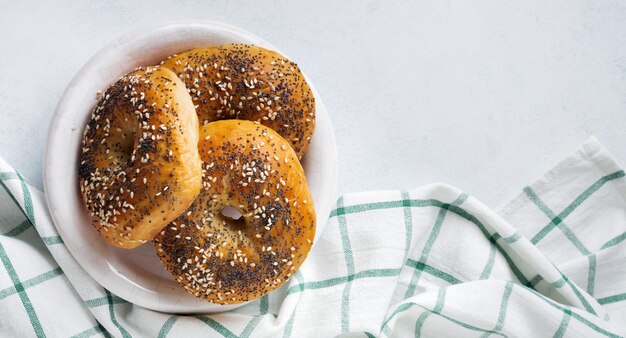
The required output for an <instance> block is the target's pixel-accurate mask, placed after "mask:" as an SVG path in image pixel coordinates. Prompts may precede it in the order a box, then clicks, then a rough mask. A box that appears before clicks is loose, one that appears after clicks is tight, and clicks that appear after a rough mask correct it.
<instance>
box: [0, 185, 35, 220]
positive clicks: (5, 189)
mask: <svg viewBox="0 0 626 338" xmlns="http://www.w3.org/2000/svg"><path fill="white" fill-rule="evenodd" d="M0 186H2V188H3V189H4V191H6V193H7V195H8V196H9V198H11V200H12V201H13V203H15V206H16V207H17V208H18V209H19V210H20V212H21V213H22V214H23V215H24V217H26V219H27V220H30V219H29V218H28V215H27V214H26V212H25V211H24V209H23V208H22V206H21V205H20V202H18V201H17V200H16V199H15V196H13V193H11V189H9V187H7V185H6V184H5V183H4V181H2V180H0ZM31 223H32V222H31Z"/></svg>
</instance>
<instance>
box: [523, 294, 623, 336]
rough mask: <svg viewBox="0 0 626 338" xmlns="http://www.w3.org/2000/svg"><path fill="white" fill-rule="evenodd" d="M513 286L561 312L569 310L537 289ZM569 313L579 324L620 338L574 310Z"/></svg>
mask: <svg viewBox="0 0 626 338" xmlns="http://www.w3.org/2000/svg"><path fill="white" fill-rule="evenodd" d="M513 286H514V287H515V289H516V290H518V289H519V290H522V292H523V293H525V292H530V293H532V294H534V295H535V296H537V297H539V298H540V299H541V300H543V301H544V302H545V303H547V304H548V305H550V306H552V307H553V308H555V309H558V310H560V311H561V312H563V313H565V312H566V311H571V310H570V309H568V308H566V307H565V306H563V305H561V304H559V303H557V302H555V301H554V300H552V299H550V298H548V297H546V296H544V295H542V294H541V293H539V292H538V291H536V290H534V289H531V288H527V287H523V286H520V287H517V285H515V284H513ZM520 297H525V295H521V296H520ZM571 315H572V318H574V319H576V320H577V321H578V322H580V323H581V324H583V325H585V326H587V327H588V328H590V329H592V330H594V331H595V332H597V333H599V334H601V335H604V336H607V337H611V338H621V337H622V336H620V335H618V334H615V333H612V332H609V331H607V330H605V329H603V328H601V327H599V326H598V325H596V324H594V323H593V322H591V321H589V320H588V319H587V318H585V317H583V316H581V315H579V314H578V313H576V312H573V311H571Z"/></svg>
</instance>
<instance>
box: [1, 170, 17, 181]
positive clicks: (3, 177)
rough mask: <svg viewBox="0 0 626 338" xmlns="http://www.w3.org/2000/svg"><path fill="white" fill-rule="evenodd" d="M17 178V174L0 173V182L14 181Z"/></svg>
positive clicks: (9, 172) (10, 172)
mask: <svg viewBox="0 0 626 338" xmlns="http://www.w3.org/2000/svg"><path fill="white" fill-rule="evenodd" d="M16 178H17V174H16V173H15V172H12V171H2V172H0V181H8V180H14V179H16Z"/></svg>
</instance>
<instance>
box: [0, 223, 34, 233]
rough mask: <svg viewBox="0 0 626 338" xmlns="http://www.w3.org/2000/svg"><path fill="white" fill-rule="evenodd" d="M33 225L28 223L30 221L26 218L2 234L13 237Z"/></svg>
mask: <svg viewBox="0 0 626 338" xmlns="http://www.w3.org/2000/svg"><path fill="white" fill-rule="evenodd" d="M32 226H33V225H32V224H31V223H30V221H29V220H28V219H25V220H24V221H23V222H22V223H20V224H19V225H18V226H16V227H15V228H13V229H11V230H9V231H7V232H5V233H4V234H3V236H8V237H15V236H18V235H20V234H21V233H22V232H24V231H26V230H27V229H29V228H31V227H32Z"/></svg>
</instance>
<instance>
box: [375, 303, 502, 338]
mask: <svg viewBox="0 0 626 338" xmlns="http://www.w3.org/2000/svg"><path fill="white" fill-rule="evenodd" d="M413 306H417V307H420V308H422V309H424V310H426V311H428V312H430V313H432V314H434V315H437V316H439V317H441V318H444V319H447V320H448V321H451V322H453V323H454V324H456V325H459V326H461V327H463V328H466V329H468V330H472V331H478V332H482V333H491V334H495V335H498V336H502V337H506V336H505V335H503V334H502V333H500V332H494V331H492V330H485V329H481V328H479V327H476V326H473V325H470V324H467V323H464V322H462V321H459V320H456V319H454V318H452V317H448V316H446V315H444V314H442V313H439V312H436V311H435V310H430V309H428V308H426V307H425V306H422V305H420V304H416V303H404V304H401V305H400V306H398V308H397V309H396V310H395V311H394V312H393V313H392V314H391V316H389V318H387V319H386V320H385V321H384V322H383V326H382V327H383V331H384V328H386V327H388V324H389V322H390V321H391V320H392V319H393V318H394V317H395V316H396V315H398V314H399V313H402V312H404V311H406V310H408V309H410V308H411V307H413Z"/></svg>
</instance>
